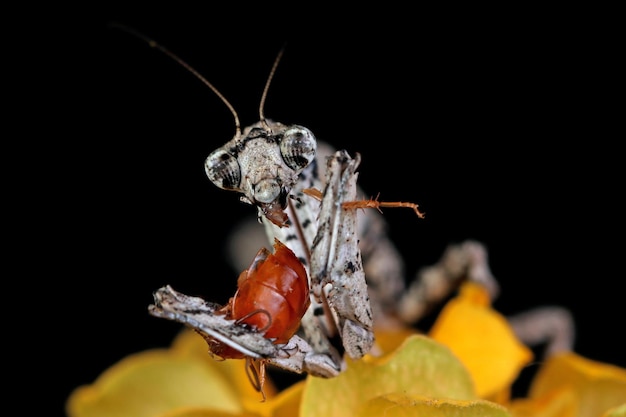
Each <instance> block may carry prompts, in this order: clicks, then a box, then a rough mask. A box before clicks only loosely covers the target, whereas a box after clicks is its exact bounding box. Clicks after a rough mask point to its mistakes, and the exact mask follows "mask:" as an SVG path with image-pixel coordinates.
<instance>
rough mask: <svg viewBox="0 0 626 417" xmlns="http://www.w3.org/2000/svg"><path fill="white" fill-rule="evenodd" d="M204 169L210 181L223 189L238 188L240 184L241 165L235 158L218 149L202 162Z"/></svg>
mask: <svg viewBox="0 0 626 417" xmlns="http://www.w3.org/2000/svg"><path fill="white" fill-rule="evenodd" d="M204 170H205V172H206V175H207V177H209V179H210V180H211V182H212V183H213V184H215V185H217V186H218V187H219V188H221V189H224V190H237V191H238V190H239V189H240V188H239V187H240V185H241V167H240V166H239V162H237V158H235V157H234V156H233V155H231V154H229V153H228V152H226V151H224V150H222V149H218V150H216V151H214V152H212V153H211V154H210V155H209V156H208V157H207V159H206V161H205V162H204Z"/></svg>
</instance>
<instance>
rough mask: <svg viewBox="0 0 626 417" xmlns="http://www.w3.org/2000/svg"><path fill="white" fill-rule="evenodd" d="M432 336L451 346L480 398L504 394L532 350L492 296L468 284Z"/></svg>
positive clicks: (443, 311)
mask: <svg viewBox="0 0 626 417" xmlns="http://www.w3.org/2000/svg"><path fill="white" fill-rule="evenodd" d="M430 336H431V337H432V338H433V339H435V340H437V341H439V342H440V343H443V344H444V345H446V346H448V347H450V349H451V350H452V351H453V352H454V354H455V355H457V356H458V357H459V359H460V360H461V362H463V364H465V366H466V367H467V369H468V370H469V371H470V373H471V374H472V377H473V379H474V382H475V384H476V392H477V394H478V396H479V397H480V398H484V399H496V398H502V397H503V396H505V394H503V391H504V390H508V389H509V387H510V386H511V384H512V383H513V382H514V381H515V379H516V378H517V377H518V375H519V372H520V371H521V369H522V368H523V367H524V366H526V365H527V364H528V363H529V362H530V361H531V360H532V358H533V354H532V351H531V350H530V349H528V348H527V347H526V346H524V345H523V344H522V343H521V342H519V340H518V339H517V338H516V336H515V334H514V333H513V331H512V329H511V327H510V326H509V325H508V323H507V321H506V319H505V318H504V317H503V316H502V315H500V314H499V313H498V312H496V311H494V310H493V309H491V308H490V307H489V295H488V293H487V291H486V290H485V289H484V288H483V287H481V286H480V285H478V284H475V283H466V284H464V285H463V287H462V288H461V292H460V294H459V296H458V297H456V298H454V299H452V300H450V301H449V302H448V304H446V306H445V307H444V309H443V310H442V311H441V313H440V315H439V317H438V318H437V321H436V322H435V324H434V325H433V327H432V329H431V331H430Z"/></svg>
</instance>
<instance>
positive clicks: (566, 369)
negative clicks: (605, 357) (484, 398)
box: [511, 352, 626, 417]
mask: <svg viewBox="0 0 626 417" xmlns="http://www.w3.org/2000/svg"><path fill="white" fill-rule="evenodd" d="M625 401H626V369H623V368H620V367H617V366H614V365H609V364H605V363H601V362H596V361H592V360H590V359H586V358H584V357H582V356H580V355H577V354H576V353H571V352H569V353H562V354H559V355H555V356H552V357H550V358H549V359H547V361H546V362H545V364H543V366H542V367H541V368H540V369H539V372H538V373H537V375H536V376H535V378H534V380H533V382H532V384H531V387H530V391H529V396H528V398H527V399H520V400H514V401H512V403H511V411H512V412H513V414H514V415H515V416H527V415H533V416H535V415H541V416H576V417H586V416H593V417H595V416H599V415H601V414H602V413H604V412H606V411H607V410H609V409H611V408H614V407H618V406H623V405H624V404H625ZM622 411H623V409H622ZM619 412H620V411H619V408H618V409H617V411H614V413H618V414H617V415H619ZM539 413H541V414H539Z"/></svg>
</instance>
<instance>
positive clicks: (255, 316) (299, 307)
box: [210, 239, 311, 359]
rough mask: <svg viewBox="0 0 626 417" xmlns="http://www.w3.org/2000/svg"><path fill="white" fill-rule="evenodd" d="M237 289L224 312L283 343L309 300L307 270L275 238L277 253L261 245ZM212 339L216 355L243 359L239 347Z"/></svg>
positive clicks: (266, 336)
mask: <svg viewBox="0 0 626 417" xmlns="http://www.w3.org/2000/svg"><path fill="white" fill-rule="evenodd" d="M237 287H238V289H237V292H236V293H235V296H234V297H232V298H231V299H230V301H229V303H228V305H227V306H226V307H224V311H225V314H226V315H227V316H229V318H230V319H233V320H237V323H238V324H245V325H247V326H250V327H251V328H254V329H256V330H257V331H259V332H263V335H264V337H265V338H267V339H272V341H273V343H275V344H282V343H286V342H287V341H289V339H290V338H291V337H292V336H293V335H294V334H295V333H296V331H297V330H298V327H299V326H300V320H301V319H302V316H303V315H304V313H305V312H306V310H307V309H308V307H309V304H310V302H311V301H310V297H309V281H308V278H307V273H306V270H305V269H304V266H302V263H301V262H300V261H299V260H298V258H297V257H296V256H295V255H294V253H293V252H292V251H291V249H289V248H288V247H287V246H285V245H284V244H283V243H281V242H280V241H279V240H277V239H275V241H274V253H270V251H268V250H267V249H266V248H262V249H261V250H259V252H258V253H257V255H256V257H255V258H254V261H252V264H251V265H250V267H249V268H248V269H246V270H245V271H243V272H242V273H241V274H240V275H239V279H238V281H237ZM213 342H214V343H210V345H211V351H212V353H213V354H214V355H216V356H219V357H221V358H223V359H243V358H244V357H245V355H244V354H243V353H241V352H239V351H238V350H237V349H235V348H233V347H230V346H226V345H224V344H222V343H219V342H217V341H213Z"/></svg>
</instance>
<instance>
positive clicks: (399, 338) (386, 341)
mask: <svg viewBox="0 0 626 417" xmlns="http://www.w3.org/2000/svg"><path fill="white" fill-rule="evenodd" d="M415 334H420V333H419V332H418V331H417V330H416V329H414V328H412V327H395V328H376V329H374V335H375V336H376V339H375V343H374V347H373V348H372V350H371V352H370V353H369V354H368V355H365V357H364V358H363V360H365V361H371V360H378V359H380V358H381V357H382V356H384V355H388V354H389V353H392V352H394V351H395V350H396V349H397V348H398V347H399V346H400V345H401V344H402V343H404V341H405V340H406V338H407V337H409V336H412V335H415Z"/></svg>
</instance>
